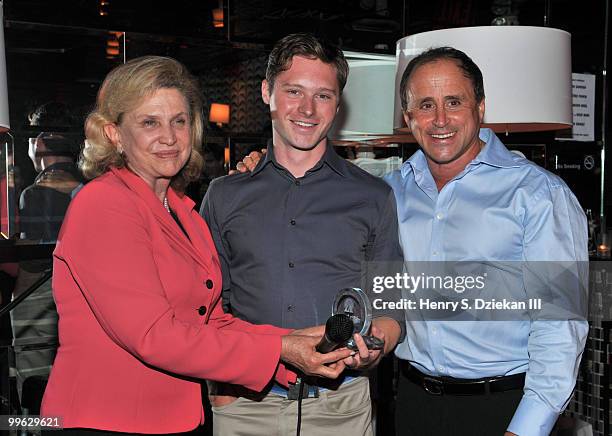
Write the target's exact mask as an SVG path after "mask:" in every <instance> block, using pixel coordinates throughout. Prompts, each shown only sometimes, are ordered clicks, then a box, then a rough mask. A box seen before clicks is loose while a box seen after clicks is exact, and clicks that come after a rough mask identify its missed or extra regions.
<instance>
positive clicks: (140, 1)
mask: <svg viewBox="0 0 612 436" xmlns="http://www.w3.org/2000/svg"><path fill="white" fill-rule="evenodd" d="M609 14H610V12H609V0H589V1H583V2H576V1H572V0H461V1H456V0H428V1H418V0H334V1H330V0H311V1H309V2H289V1H281V0H175V1H156V0H130V1H121V0H5V1H4V39H5V53H6V64H7V76H8V102H9V109H10V125H11V129H10V133H11V135H12V147H13V153H12V156H8V155H7V152H6V151H3V153H4V154H3V155H2V160H3V162H4V163H5V164H6V160H7V158H9V157H12V159H13V160H14V162H13V164H14V165H13V166H12V167H11V168H10V169H9V168H8V167H7V166H6V165H3V168H4V169H3V171H8V170H10V171H11V172H12V173H11V175H12V183H13V190H12V191H10V193H9V194H8V195H7V196H5V197H3V204H6V202H10V201H13V202H14V203H15V204H16V202H17V199H18V198H19V195H20V192H21V191H22V190H23V189H24V188H25V187H27V186H29V185H30V184H32V182H33V180H34V179H35V177H36V171H35V170H34V168H33V165H32V163H31V161H30V159H29V157H28V153H27V152H28V141H29V138H36V136H38V135H39V134H41V132H46V131H50V130H53V131H59V132H62V133H63V134H65V135H67V136H72V137H74V138H77V139H78V140H80V139H82V122H83V119H84V117H85V116H86V114H87V113H88V111H89V110H90V109H91V108H92V105H93V103H94V100H95V96H96V92H97V90H98V87H99V85H100V83H101V81H102V79H103V78H104V76H105V75H106V74H107V73H108V72H109V71H110V70H111V69H112V68H113V67H115V66H117V65H118V64H120V63H121V62H123V61H124V60H125V59H132V58H135V57H138V56H142V55H147V54H156V55H165V56H171V57H174V58H176V59H178V60H179V61H181V62H183V63H184V64H186V65H187V66H188V68H189V69H190V70H191V71H192V73H194V74H195V75H196V76H197V77H198V79H199V81H200V83H201V86H202V89H203V99H204V111H205V117H204V118H205V119H207V120H209V122H208V124H207V125H206V126H205V132H206V133H205V134H206V137H205V142H204V150H205V152H206V154H205V159H206V164H205V169H204V172H203V174H202V177H201V180H200V183H197V184H193V185H191V186H190V187H189V189H188V194H189V195H190V196H191V197H192V198H193V199H194V200H196V202H198V203H199V201H201V199H202V196H203V195H204V193H205V191H206V187H207V186H208V183H209V182H210V180H211V179H212V178H214V177H218V176H220V175H223V174H225V173H226V172H227V170H228V168H230V167H234V166H235V163H236V162H238V161H239V160H240V159H241V158H242V157H243V156H245V155H246V154H247V153H249V152H250V151H251V150H255V149H259V148H261V147H262V146H265V145H266V143H267V141H268V140H269V138H270V137H271V124H270V119H269V111H268V108H267V106H266V105H265V104H264V103H263V102H262V101H261V97H260V83H261V80H262V78H263V77H264V75H265V68H266V60H267V54H268V53H269V51H270V49H271V47H272V45H273V44H274V42H275V41H276V40H278V39H279V38H281V37H282V36H284V35H286V34H289V33H294V32H299V31H304V32H313V33H316V34H318V35H321V36H324V37H326V38H328V39H329V40H331V41H333V42H335V43H336V44H338V45H339V46H340V47H341V48H342V49H344V50H347V51H351V52H364V53H370V54H383V55H391V56H393V55H395V51H396V42H397V41H398V40H399V39H401V38H403V37H405V36H407V35H413V34H416V33H420V32H426V31H430V30H436V29H446V28H457V27H468V26H489V25H521V26H546V27H552V28H558V29H562V30H566V31H568V32H570V33H571V36H572V40H571V43H572V72H573V73H584V74H591V75H594V76H595V88H594V90H593V92H594V96H595V110H594V118H593V121H594V137H593V139H592V140H589V141H574V140H569V141H568V140H565V141H561V140H557V139H555V138H556V137H557V136H558V135H557V134H556V133H555V132H539V133H534V132H532V133H510V134H508V135H507V136H504V137H503V138H502V140H503V141H504V142H505V143H506V144H507V145H508V146H509V147H510V148H512V149H515V150H518V151H521V152H522V153H523V154H524V155H525V156H526V157H527V158H528V159H531V160H533V161H535V162H536V163H538V164H540V165H542V166H544V167H546V168H547V169H549V170H550V171H553V172H555V173H557V174H559V175H560V176H561V177H562V178H563V179H564V180H565V181H566V182H567V183H568V184H569V185H570V187H571V188H572V190H573V191H574V193H575V194H576V196H577V197H578V199H579V200H580V202H581V204H582V206H583V208H584V209H585V210H589V211H590V214H591V216H592V218H593V219H592V223H591V231H592V232H593V235H592V236H593V246H592V249H593V251H594V252H593V254H594V255H596V254H597V253H596V245H597V243H598V242H601V241H599V240H598V239H597V238H598V237H599V236H598V235H599V234H601V233H603V232H602V230H605V228H604V229H602V228H601V218H602V217H605V216H608V217H612V183H610V180H611V176H612V168H610V162H611V161H612V155H611V154H610V152H609V150H610V146H609V144H608V145H607V149H608V156H607V160H605V161H604V163H603V165H602V156H603V154H602V150H605V149H606V138H607V137H608V136H609V132H610V127H609V123H608V122H607V120H608V119H609V118H608V115H607V112H609V86H607V85H606V83H605V80H604V78H605V74H604V71H605V69H606V67H607V65H606V64H607V63H608V62H609V60H607V59H608V57H609V51H610V49H609V41H607V40H608V39H609V35H608V29H607V22H608V20H609ZM527 49H528V48H527ZM606 52H607V53H606ZM371 92H372V93H376V92H377V86H376V83H373V84H372V86H371ZM534 98H535V97H534ZM48 102H60V103H62V104H63V105H64V106H66V107H68V108H69V109H70V112H71V115H72V120H73V122H72V123H70V125H63V126H32V125H30V122H29V119H28V114H29V113H30V112H31V111H32V110H33V109H34V108H36V107H37V106H39V105H41V104H44V103H48ZM213 104H220V105H222V106H220V108H221V109H225V110H226V111H227V110H228V109H229V114H228V113H227V112H225V113H221V114H220V115H217V114H216V112H215V111H212V110H211V107H212V105H213ZM392 104H393V102H392V101H389V105H392ZM213 112H214V113H213ZM337 144H338V145H337V149H338V151H339V152H340V153H341V154H342V155H343V156H345V157H347V158H356V157H357V158H358V157H359V152H360V150H359V149H358V148H357V147H356V144H355V143H353V142H351V143H348V145H347V143H340V142H338V143H337ZM366 145H367V144H366ZM369 145H371V144H369ZM416 148H417V147H416V144H414V142H410V141H409V139H406V140H405V141H397V142H391V143H389V142H386V143H384V144H378V145H377V146H375V147H373V149H368V150H367V151H368V152H369V153H374V154H373V155H371V154H369V155H368V156H374V157H376V158H380V159H388V158H395V159H399V160H400V162H401V161H402V160H405V159H406V158H407V157H409V156H410V154H412V152H414V151H415V150H416ZM75 151H76V150H75ZM602 172H603V175H604V176H605V177H606V178H605V179H604V177H602ZM3 177H4V173H3ZM602 187H605V189H603V190H602ZM7 192H9V191H7ZM3 207H5V209H6V206H3ZM9 211H10V209H9ZM608 226H612V218H610V219H609V220H608ZM13 230H14V231H13V232H10V233H11V234H8V235H5V236H6V238H5V239H4V240H2V239H3V238H0V250H1V253H0V264H2V263H5V264H10V263H15V262H23V261H37V260H41V259H42V260H44V259H49V258H50V254H51V251H52V249H53V246H54V244H53V241H43V242H41V241H29V243H24V241H21V242H20V241H17V239H18V234H17V235H15V234H14V233H15V230H17V227H16V226H13ZM608 244H609V242H608ZM608 254H609V251H608ZM608 271H610V269H609V268H608ZM608 275H609V277H608V278H607V276H606V275H605V274H604V276H603V278H601V277H600V279H601V280H600V282H599V285H601V293H602V295H603V296H602V297H600V298H603V300H600V301H599V304H600V306H602V305H603V306H606V303H605V302H606V301H608V300H605V298H606V297H605V295H606V292H608V293H609V294H608V298H611V297H612V275H610V274H608ZM41 277H42V276H41ZM39 278H40V277H39ZM43 278H44V277H43ZM606 280H607V281H606ZM32 281H35V280H32ZM14 284H15V279H14V277H11V276H10V274H9V273H6V272H2V271H0V290H1V291H2V297H3V298H2V305H3V306H6V304H8V303H9V302H10V299H11V292H12V287H13V286H14ZM0 307H1V306H0ZM604 308H605V307H604ZM606 310H607V309H606ZM610 319H612V314H611V313H609V312H608V315H605V314H604V315H602V317H601V319H598V320H597V323H596V324H595V323H594V324H593V326H594V327H593V331H592V334H591V335H590V337H589V341H590V342H589V344H588V345H587V352H586V353H585V358H584V359H583V365H582V369H581V375H580V377H579V381H578V388H577V390H578V394H577V395H576V399H575V400H574V401H573V402H572V404H571V405H570V407H569V412H568V413H567V415H568V416H573V417H579V418H581V419H582V420H584V421H586V422H588V423H590V424H591V425H592V427H593V431H594V434H601V435H606V434H612V433H610V407H609V404H610V385H611V383H610V368H609V366H610V365H609V364H610V357H609V356H610V353H611V350H610V348H611V345H610V328H611V324H610V323H607V324H606V320H607V321H609V320H610ZM0 331H1V332H2V333H1V334H0V347H1V348H0V414H8V413H15V412H16V411H19V408H20V407H25V409H24V410H26V411H29V413H35V412H36V407H37V401H39V395H40V392H39V391H40V390H41V389H42V388H43V387H44V385H43V384H41V383H34V384H33V385H32V393H31V395H30V398H28V399H27V401H29V403H28V404H27V405H26V406H29V407H26V406H24V405H23V404H19V400H17V399H16V398H17V395H16V390H15V388H14V386H13V381H12V380H11V377H12V376H11V373H10V370H9V367H10V364H9V363H8V356H9V354H10V349H11V346H12V345H11V344H12V342H11V340H12V338H11V326H10V321H9V317H8V316H4V317H1V318H0ZM56 345H57V344H56V340H55V341H54V340H49V341H47V343H45V344H42V345H41V344H39V345H36V344H28V346H30V347H48V348H51V349H53V348H54V347H55V346H56ZM589 347H590V348H589ZM606 362H607V365H606ZM380 372H382V373H383V374H392V373H393V362H392V361H391V360H390V359H389V360H387V361H386V362H385V363H384V365H383V367H382V368H381V370H380ZM391 379H392V377H380V378H379V380H383V381H382V382H380V383H379V386H378V388H377V392H378V405H379V411H380V412H379V419H378V426H379V427H378V428H379V434H380V435H392V434H393V429H392V425H391V424H392V423H391V422H389V420H391V421H392V419H391V418H390V416H391V414H390V413H391V410H392V401H391V400H392V395H393V385H392V383H391V382H390V381H391ZM39 381H40V380H39ZM22 402H23V401H22ZM22 411H23V410H22Z"/></svg>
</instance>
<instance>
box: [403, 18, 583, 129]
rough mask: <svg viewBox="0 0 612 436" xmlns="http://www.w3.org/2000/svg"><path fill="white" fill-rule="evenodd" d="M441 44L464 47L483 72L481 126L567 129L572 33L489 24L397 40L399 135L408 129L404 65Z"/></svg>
mask: <svg viewBox="0 0 612 436" xmlns="http://www.w3.org/2000/svg"><path fill="white" fill-rule="evenodd" d="M441 46H450V47H454V48H456V49H458V50H461V51H463V52H464V53H466V54H467V55H468V56H469V57H470V58H472V60H473V61H474V62H475V63H476V65H478V67H480V69H481V70H482V74H483V77H484V88H485V102H486V105H485V117H484V127H490V128H492V129H493V130H495V131H496V132H528V131H544V130H560V129H567V128H570V127H571V125H572V69H571V35H570V34H569V33H567V32H565V31H562V30H558V29H551V28H548V27H528V26H487V27H463V28H458V29H444V30H435V31H431V32H424V33H418V34H416V35H411V36H407V37H405V38H402V39H400V40H399V41H398V42H397V52H396V54H397V61H398V62H397V74H396V80H395V86H396V99H395V114H394V126H395V129H396V132H397V133H407V132H409V128H408V127H407V126H406V124H405V122H404V120H403V117H402V111H401V104H400V99H399V84H400V81H401V78H402V73H403V72H404V69H405V68H406V65H407V64H408V62H410V60H411V59H412V58H414V57H415V56H416V55H418V54H419V53H421V52H423V51H424V50H427V49H429V48H432V47H441Z"/></svg>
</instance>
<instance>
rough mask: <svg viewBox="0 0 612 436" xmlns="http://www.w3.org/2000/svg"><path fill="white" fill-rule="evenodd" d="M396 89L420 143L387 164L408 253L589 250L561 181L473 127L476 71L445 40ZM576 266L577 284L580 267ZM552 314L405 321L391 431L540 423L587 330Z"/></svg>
mask: <svg viewBox="0 0 612 436" xmlns="http://www.w3.org/2000/svg"><path fill="white" fill-rule="evenodd" d="M400 92H401V93H402V95H401V97H402V108H403V110H404V118H405V120H406V123H407V124H408V126H409V127H410V128H411V131H412V133H413V134H414V136H415V138H416V140H417V142H418V143H419V145H420V147H421V150H420V151H418V152H417V153H415V154H414V155H413V156H412V157H411V158H410V159H409V160H408V161H407V162H405V163H404V165H403V166H402V168H401V169H399V170H397V171H395V172H393V173H391V174H389V175H388V176H386V181H387V182H388V183H389V184H390V185H391V186H392V188H393V190H394V193H395V196H396V200H397V206H398V218H399V224H400V229H399V232H400V242H401V245H402V248H403V251H404V257H405V260H406V261H485V262H502V261H504V262H505V261H511V262H517V263H521V262H522V263H523V264H528V263H529V262H535V261H548V262H557V261H569V262H576V263H577V264H580V263H582V261H587V260H588V257H587V225H586V218H585V215H584V213H583V211H582V209H581V207H580V205H579V204H578V201H577V200H576V198H575V197H574V195H573V194H572V192H571V191H570V190H569V188H568V187H567V185H566V184H565V183H564V182H563V181H562V180H561V179H560V178H559V177H557V176H555V175H553V174H551V173H549V172H547V171H546V170H544V169H542V168H540V167H538V166H537V165H535V164H533V163H532V162H530V161H528V160H526V159H523V158H521V157H518V156H517V155H515V154H513V153H511V152H510V151H508V149H506V147H505V146H504V145H503V144H502V143H501V141H500V140H499V139H498V138H497V137H496V136H495V135H494V134H493V132H492V131H490V130H488V129H480V124H481V122H482V119H483V116H484V112H485V98H484V87H483V79H482V73H481V72H480V69H479V68H478V67H477V66H476V65H475V64H474V63H473V62H472V60H471V59H470V58H469V57H467V56H466V55H465V54H464V53H463V52H460V51H458V50H455V49H452V48H449V47H443V48H436V49H430V50H428V51H427V52H424V53H423V54H421V55H419V56H417V57H416V58H415V59H413V60H412V61H411V63H410V64H409V65H408V66H407V68H406V71H405V72H404V75H403V78H402V82H401V86H400ZM534 98H537V97H536V96H534ZM582 264H583V265H584V263H582ZM533 265H534V264H532V267H533V268H534V269H537V268H538V267H537V266H533ZM576 271H577V283H578V285H577V286H576V293H579V292H581V288H582V287H584V288H582V290H584V289H586V283H587V277H586V274H584V268H580V267H578V268H577V269H576ZM528 286H529V283H528V281H527V280H525V287H526V288H527V287H528ZM526 291H527V292H529V289H526ZM561 318H562V317H559V319H556V320H552V319H549V320H543V319H527V320H511V321H444V320H429V321H426V322H418V321H417V322H407V336H406V339H405V341H404V342H403V343H401V344H400V345H399V346H398V347H397V349H396V355H397V357H398V358H399V359H400V367H401V376H400V384H399V392H398V404H397V407H396V410H397V416H396V424H397V430H398V432H397V434H401V435H402V436H404V435H413V434H414V435H419V436H422V435H428V434H430V435H437V434H456V435H475V434H482V435H495V434H499V435H502V434H504V431H505V432H506V433H505V434H506V435H512V434H516V435H519V436H531V435H547V434H549V433H550V431H551V429H552V427H553V425H554V423H555V421H556V419H557V416H558V415H559V413H561V412H562V411H563V410H564V408H565V407H566V405H567V403H568V401H569V398H570V396H571V394H572V391H573V388H574V385H575V381H576V375H577V371H578V365H579V362H580V358H581V355H582V351H583V348H584V344H585V339H586V336H587V331H588V325H587V323H586V321H584V320H583V319H580V317H577V318H575V319H572V317H567V318H565V319H561ZM493 378H495V380H489V379H493Z"/></svg>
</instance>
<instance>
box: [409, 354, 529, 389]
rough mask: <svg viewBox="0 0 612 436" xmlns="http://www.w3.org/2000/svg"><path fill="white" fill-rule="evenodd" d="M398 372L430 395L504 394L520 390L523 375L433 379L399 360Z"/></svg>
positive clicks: (522, 383) (523, 383)
mask: <svg viewBox="0 0 612 436" xmlns="http://www.w3.org/2000/svg"><path fill="white" fill-rule="evenodd" d="M400 371H401V373H402V375H403V376H404V377H406V378H407V379H408V380H410V381H411V382H413V383H415V384H417V385H419V386H420V387H422V388H423V389H424V390H425V391H426V392H428V393H430V394H432V395H443V394H447V395H484V394H488V393H490V392H505V391H511V390H513V389H522V388H523V387H524V386H525V373H524V372H521V373H520V374H514V375H507V376H504V377H491V378H480V379H473V380H470V379H458V378H452V377H433V376H429V375H426V374H423V373H422V372H421V371H419V370H418V369H416V368H415V367H414V366H412V365H410V364H409V363H408V362H406V361H405V360H400Z"/></svg>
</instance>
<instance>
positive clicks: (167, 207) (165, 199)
mask: <svg viewBox="0 0 612 436" xmlns="http://www.w3.org/2000/svg"><path fill="white" fill-rule="evenodd" d="M164 207H165V208H166V210H167V211H168V213H170V206H169V205H168V197H164Z"/></svg>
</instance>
